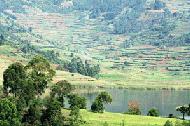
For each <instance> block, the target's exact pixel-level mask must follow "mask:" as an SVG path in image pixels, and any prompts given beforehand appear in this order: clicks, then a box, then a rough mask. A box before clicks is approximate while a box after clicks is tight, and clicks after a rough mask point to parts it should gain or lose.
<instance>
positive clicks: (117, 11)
mask: <svg viewBox="0 0 190 126" xmlns="http://www.w3.org/2000/svg"><path fill="white" fill-rule="evenodd" d="M94 2H97V3H96V4H97V5H95V4H93V3H94ZM2 3H3V4H2V5H4V6H2V8H1V9H0V12H1V13H0V21H1V24H0V30H1V31H0V34H1V35H3V36H4V38H5V40H6V42H5V43H4V45H3V46H2V47H1V51H0V55H1V56H2V57H7V56H9V55H10V54H11V52H12V51H10V50H11V49H10V50H9V48H8V47H6V48H5V46H6V45H11V47H10V48H14V49H15V50H16V51H13V52H14V53H15V52H16V54H14V55H16V57H17V56H18V57H20V58H23V60H27V59H29V58H31V57H32V56H33V55H35V54H38V53H40V54H44V52H47V51H55V52H56V53H58V54H59V56H58V57H57V59H56V61H60V60H62V61H67V60H70V59H71V54H74V56H79V57H81V58H82V59H84V60H91V61H92V62H93V63H95V64H100V67H101V72H100V74H99V76H98V80H97V79H94V78H88V77H85V76H82V75H78V74H76V75H75V76H74V77H76V78H75V79H76V80H73V78H72V74H71V73H68V72H65V71H63V72H62V71H58V76H57V78H55V81H56V80H57V79H58V80H59V78H62V76H63V78H64V77H65V78H66V79H68V80H70V81H72V82H73V83H74V84H83V85H86V84H90V85H98V86H106V85H109V86H110V85H115V86H120V87H128V88H177V89H184V88H185V89H187V88H190V85H189V84H190V62H189V61H190V57H189V54H190V45H189V44H190V39H189V37H190V34H189V33H190V27H189V26H190V20H189V19H190V3H189V0H178V1H176V0H165V1H161V0H156V1H153V0H140V1H138V0H134V1H131V0H118V1H111V0H110V1H109V0H108V1H106V0H103V1H102V2H101V1H94V0H89V1H87V0H84V1H82V2H78V1H77V0H73V1H62V0H59V1H57V2H55V1H54V2H53V0H50V1H45V2H42V1H41V0H40V1H36V0H33V1H24V0H20V1H19V5H20V6H19V7H18V6H16V5H17V4H18V1H17V2H16V1H10V2H7V1H2ZM102 5H105V6H102ZM117 6H119V8H117ZM110 7H111V8H110ZM134 10H137V11H134ZM28 45H30V47H32V49H28V50H27V51H26V50H23V49H24V47H25V46H28ZM6 50H9V51H8V52H9V53H10V54H8V53H5V52H6ZM36 50H37V51H36ZM11 55H12V54H11ZM20 58H19V59H20ZM1 60H2V61H1V62H2V66H3V67H4V65H3V64H5V63H4V60H3V59H1ZM6 62H7V61H6ZM53 63H54V64H57V63H58V62H53ZM59 63H60V62H59ZM5 66H6V65H5ZM81 80H85V81H81Z"/></svg>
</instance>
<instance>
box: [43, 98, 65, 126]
mask: <svg viewBox="0 0 190 126" xmlns="http://www.w3.org/2000/svg"><path fill="white" fill-rule="evenodd" d="M45 108H46V109H45V110H44V111H43V112H42V116H41V122H42V126H63V125H64V117H63V115H62V113H61V103H60V102H59V101H57V100H56V99H54V98H50V99H49V100H48V102H47V104H46V106H45Z"/></svg>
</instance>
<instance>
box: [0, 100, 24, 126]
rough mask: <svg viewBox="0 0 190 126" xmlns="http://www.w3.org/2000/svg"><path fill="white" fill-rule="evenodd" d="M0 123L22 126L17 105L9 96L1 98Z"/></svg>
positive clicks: (4, 125) (7, 125) (3, 125)
mask: <svg viewBox="0 0 190 126" xmlns="http://www.w3.org/2000/svg"><path fill="white" fill-rule="evenodd" d="M0 125H1V126H21V121H20V116H19V114H18V111H17V109H16V105H15V104H14V103H13V102H11V101H10V100H8V99H7V98H4V99H0Z"/></svg>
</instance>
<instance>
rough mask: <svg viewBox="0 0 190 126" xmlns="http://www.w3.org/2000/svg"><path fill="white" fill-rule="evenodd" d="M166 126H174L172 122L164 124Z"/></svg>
mask: <svg viewBox="0 0 190 126" xmlns="http://www.w3.org/2000/svg"><path fill="white" fill-rule="evenodd" d="M164 126H173V123H172V121H170V120H167V121H166V123H165V124H164Z"/></svg>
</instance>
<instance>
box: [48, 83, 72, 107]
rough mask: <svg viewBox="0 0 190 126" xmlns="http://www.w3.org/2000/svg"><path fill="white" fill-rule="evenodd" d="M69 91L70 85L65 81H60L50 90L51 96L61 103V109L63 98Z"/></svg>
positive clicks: (70, 89)
mask: <svg viewBox="0 0 190 126" xmlns="http://www.w3.org/2000/svg"><path fill="white" fill-rule="evenodd" d="M71 91H72V86H71V84H70V83H69V82H68V81H66V80H62V81H59V82H57V83H56V84H55V85H54V86H53V87H52V88H51V96H52V97H54V98H56V99H57V100H58V101H59V102H60V103H61V105H62V107H64V97H66V96H67V95H69V94H70V92H71Z"/></svg>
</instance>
